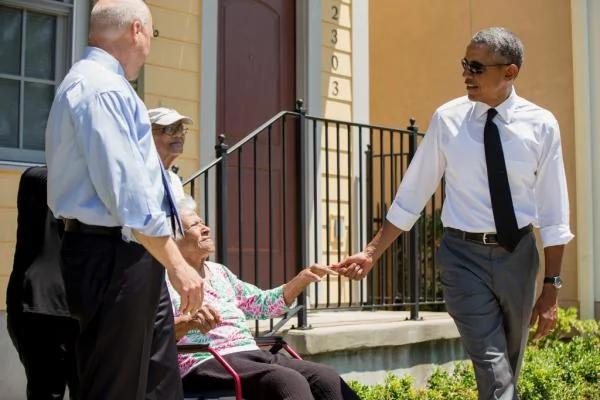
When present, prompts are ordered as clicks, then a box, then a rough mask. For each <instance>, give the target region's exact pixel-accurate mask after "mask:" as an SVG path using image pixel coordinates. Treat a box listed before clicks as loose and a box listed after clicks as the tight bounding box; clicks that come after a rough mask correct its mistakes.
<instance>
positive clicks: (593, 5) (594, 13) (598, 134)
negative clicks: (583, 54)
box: [587, 0, 600, 319]
mask: <svg viewBox="0 0 600 400" xmlns="http://www.w3.org/2000/svg"><path fill="white" fill-rule="evenodd" d="M587 3H588V38H589V49H590V54H589V61H590V77H589V78H590V81H589V84H590V86H589V90H590V110H591V113H590V114H591V115H590V116H591V124H590V125H591V126H590V129H591V136H592V144H593V149H592V155H593V157H592V159H593V160H594V161H593V162H594V164H593V165H592V168H593V172H592V174H593V175H592V180H593V181H592V183H593V185H594V206H595V209H594V230H595V232H596V233H598V234H597V235H594V238H595V240H594V249H600V72H599V71H600V70H599V68H600V25H599V24H598V21H600V2H598V1H597V0H588V1H587ZM599 252H600V250H599V251H598V252H596V253H595V257H594V265H593V270H592V271H591V272H592V274H593V276H590V283H592V282H593V286H594V291H595V293H594V302H595V317H596V319H600V253H599Z"/></svg>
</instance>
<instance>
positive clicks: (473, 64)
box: [460, 58, 511, 75]
mask: <svg viewBox="0 0 600 400" xmlns="http://www.w3.org/2000/svg"><path fill="white" fill-rule="evenodd" d="M460 63H461V65H462V67H463V69H464V70H465V71H468V72H469V73H470V74H473V75H480V74H483V73H484V72H485V69H486V68H487V67H500V66H505V65H510V64H511V63H508V64H482V63H480V62H479V61H468V60H467V59H466V58H463V59H462V60H460Z"/></svg>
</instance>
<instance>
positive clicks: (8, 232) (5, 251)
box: [0, 169, 21, 310]
mask: <svg viewBox="0 0 600 400" xmlns="http://www.w3.org/2000/svg"><path fill="white" fill-rule="evenodd" d="M20 178H21V171H17V170H10V169H1V170H0V188H1V190H0V310H5V309H6V284H7V283H8V277H9V275H10V271H11V270H12V263H13V257H14V254H15V239H16V235H17V190H18V189H19V179H20Z"/></svg>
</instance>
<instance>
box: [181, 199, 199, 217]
mask: <svg viewBox="0 0 600 400" xmlns="http://www.w3.org/2000/svg"><path fill="white" fill-rule="evenodd" d="M197 208H198V205H197V204H196V201H195V200H194V199H193V198H192V196H190V195H189V194H186V195H185V196H184V197H183V198H182V199H179V201H178V202H177V210H178V211H179V214H180V215H189V214H195V213H196V209H197Z"/></svg>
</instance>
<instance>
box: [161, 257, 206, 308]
mask: <svg viewBox="0 0 600 400" xmlns="http://www.w3.org/2000/svg"><path fill="white" fill-rule="evenodd" d="M167 273H168V275H169V281H170V282H171V284H172V285H173V288H175V290H176V291H177V293H179V296H181V304H180V306H179V311H180V312H181V313H182V314H187V313H189V314H196V312H197V311H198V310H199V309H200V306H201V305H202V301H203V299H204V279H202V277H200V275H199V274H198V272H196V270H195V269H194V268H192V267H190V266H189V265H187V264H184V266H182V267H176V268H171V269H169V270H167Z"/></svg>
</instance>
